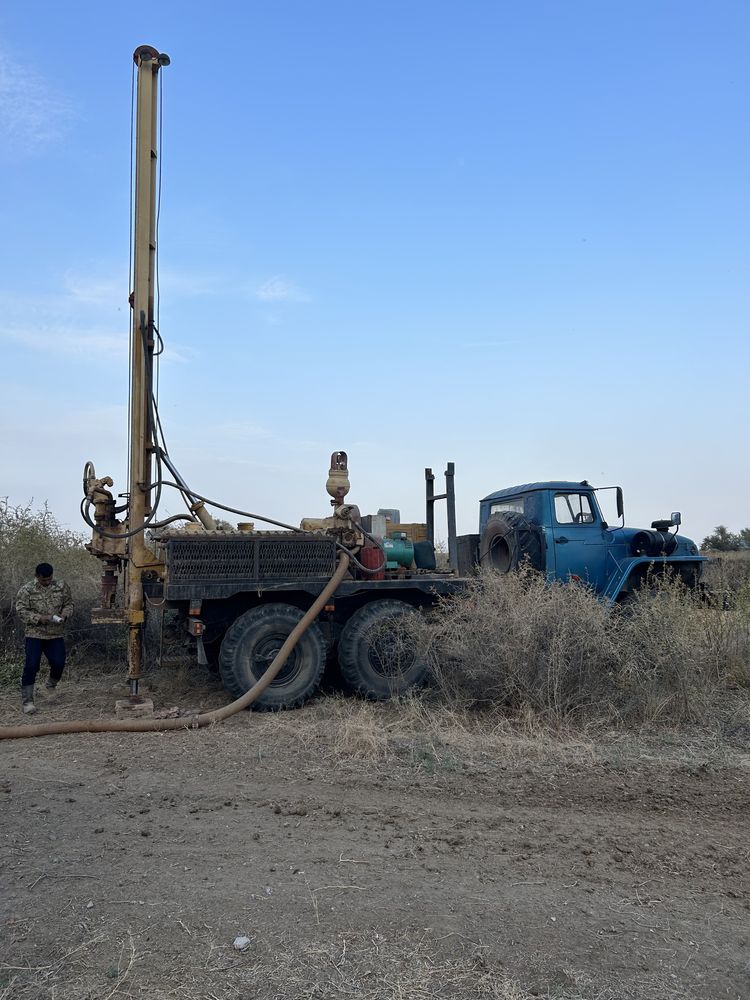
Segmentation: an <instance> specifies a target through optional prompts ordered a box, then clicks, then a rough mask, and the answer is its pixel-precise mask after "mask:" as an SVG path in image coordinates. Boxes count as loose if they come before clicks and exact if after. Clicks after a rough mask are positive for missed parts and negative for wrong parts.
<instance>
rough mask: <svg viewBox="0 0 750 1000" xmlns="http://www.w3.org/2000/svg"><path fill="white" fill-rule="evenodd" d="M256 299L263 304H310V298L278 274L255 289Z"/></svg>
mask: <svg viewBox="0 0 750 1000" xmlns="http://www.w3.org/2000/svg"><path fill="white" fill-rule="evenodd" d="M254 294H255V297H256V299H259V300H260V301H261V302H309V301H310V297H309V296H308V295H307V294H306V293H305V292H303V291H302V289H301V288H298V287H297V285H293V284H292V283H291V282H290V281H287V279H286V278H284V277H283V276H282V275H280V274H277V275H274V277H272V278H268V279H267V280H266V281H264V282H263V283H262V284H261V285H259V286H258V287H257V288H256V289H255V293H254Z"/></svg>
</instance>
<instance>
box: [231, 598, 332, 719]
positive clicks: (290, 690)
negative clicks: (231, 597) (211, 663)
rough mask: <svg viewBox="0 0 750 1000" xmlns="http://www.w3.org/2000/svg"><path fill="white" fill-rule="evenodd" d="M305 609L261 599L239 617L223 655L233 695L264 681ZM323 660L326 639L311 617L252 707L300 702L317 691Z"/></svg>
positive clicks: (273, 707) (272, 708) (272, 707)
mask: <svg viewBox="0 0 750 1000" xmlns="http://www.w3.org/2000/svg"><path fill="white" fill-rule="evenodd" d="M303 614H304V612H302V611H300V609H299V608H295V607H293V606H292V605H291V604H261V605H259V606H258V607H257V608H252V609H251V610H250V611H246V612H245V613H244V614H243V615H240V617H239V618H237V619H236V621H235V622H234V623H233V624H232V625H231V627H230V628H229V629H228V631H227V634H226V635H225V636H224V641H223V642H222V644H221V653H220V654H219V673H220V674H221V679H222V682H223V684H224V687H225V688H226V689H227V691H229V693H230V694H231V695H233V696H234V697H235V698H239V697H241V696H242V695H243V694H245V692H246V691H249V690H250V688H251V687H252V686H253V684H255V682H256V681H258V680H260V678H261V677H262V676H263V674H264V673H265V672H266V670H267V669H268V668H269V667H270V666H271V663H272V662H273V659H274V657H275V656H276V654H277V653H278V651H279V650H280V649H281V647H282V645H283V644H284V641H285V640H286V638H287V637H288V636H289V633H290V632H291V631H292V629H293V628H294V627H295V625H297V623H298V622H299V621H300V619H301V618H302V617H303ZM325 660H326V643H325V639H324V638H323V633H322V632H321V631H320V629H319V628H318V625H317V624H316V623H315V622H313V624H312V625H311V626H310V627H309V628H308V630H307V631H306V632H305V633H304V635H303V636H302V638H301V639H300V640H299V642H298V643H297V645H296V646H295V648H294V649H293V650H292V652H291V653H290V655H289V659H288V660H287V661H286V663H285V664H284V666H283V667H282V668H281V672H280V673H279V674H278V676H277V677H276V678H274V680H273V681H272V683H271V684H270V685H269V686H268V687H267V688H266V690H265V691H264V692H263V694H261V696H260V697H259V698H257V699H256V701H254V702H253V706H252V707H253V708H259V709H263V710H265V711H275V710H278V709H281V708H295V707H296V706H298V705H301V704H302V703H303V702H304V701H306V700H307V699H308V698H309V697H310V695H312V694H313V693H314V692H315V691H316V690H317V688H318V686H319V684H320V678H321V676H322V674H323V668H324V666H325Z"/></svg>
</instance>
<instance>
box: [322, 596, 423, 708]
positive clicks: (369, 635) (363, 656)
mask: <svg viewBox="0 0 750 1000" xmlns="http://www.w3.org/2000/svg"><path fill="white" fill-rule="evenodd" d="M413 610H414V608H413V607H412V606H411V604H407V603H406V602H405V601H394V600H383V601H380V600H375V601H370V602H369V604H365V605H364V607H361V608H360V609H359V610H358V611H355V612H354V614H353V615H352V616H351V618H350V619H349V621H348V622H347V623H346V625H344V629H343V631H342V633H341V638H340V640H339V669H340V671H341V676H342V678H343V679H344V681H345V682H346V684H347V686H348V687H350V688H351V689H352V690H353V691H356V692H357V693H358V694H361V695H364V696H365V697H366V698H371V699H372V700H373V701H385V700H387V699H388V698H391V697H393V696H394V695H399V694H403V693H404V692H405V691H407V690H408V689H409V688H412V687H415V686H416V685H418V684H421V683H422V682H423V681H424V679H425V676H426V674H427V660H426V659H425V657H423V656H420V655H419V654H418V652H417V651H416V650H415V648H414V646H413V645H412V644H411V643H410V641H409V639H408V637H407V636H405V635H404V634H403V633H402V631H401V630H400V629H398V628H397V627H396V628H393V627H391V629H390V630H389V628H388V625H389V622H390V623H393V622H394V620H397V619H398V618H401V617H403V616H404V615H406V614H409V612H411V611H413Z"/></svg>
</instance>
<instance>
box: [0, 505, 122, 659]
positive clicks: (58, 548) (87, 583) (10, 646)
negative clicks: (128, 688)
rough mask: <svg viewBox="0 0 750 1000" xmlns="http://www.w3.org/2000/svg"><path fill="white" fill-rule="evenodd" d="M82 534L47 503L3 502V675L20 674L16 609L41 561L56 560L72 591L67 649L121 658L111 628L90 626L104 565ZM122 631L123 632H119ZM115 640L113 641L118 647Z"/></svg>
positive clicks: (0, 639)
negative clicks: (18, 596)
mask: <svg viewBox="0 0 750 1000" xmlns="http://www.w3.org/2000/svg"><path fill="white" fill-rule="evenodd" d="M84 542H85V540H84V538H83V536H82V535H79V534H78V533H76V532H74V531H71V530H70V529H68V528H63V527H61V525H60V524H59V523H58V522H57V521H56V519H55V518H54V516H53V515H52V514H51V513H50V511H49V509H48V508H47V506H46V505H45V507H44V508H43V509H42V510H33V509H32V507H31V506H30V505H29V506H26V507H14V506H12V505H11V504H10V503H9V502H8V500H7V498H6V499H4V500H0V660H2V661H3V663H4V667H3V670H2V676H3V677H6V675H12V674H17V673H19V672H20V661H21V659H22V640H23V625H22V623H21V622H20V621H19V619H18V616H17V615H16V613H15V599H16V594H17V593H18V590H19V588H20V587H21V585H22V584H24V583H26V582H27V581H28V580H31V579H33V577H34V569H35V567H36V566H37V565H38V564H39V563H40V562H49V563H52V565H53V566H54V569H55V576H56V577H57V578H59V579H63V580H65V582H66V583H67V584H68V585H69V586H70V589H71V591H72V594H73V604H74V613H73V618H72V620H71V622H70V624H69V626H68V628H67V630H66V637H67V639H68V649H69V651H70V652H71V653H73V654H74V655H77V656H79V657H81V656H83V655H85V654H98V655H101V654H102V653H105V654H106V655H108V656H112V655H114V656H116V657H117V656H118V655H119V649H120V648H121V646H122V643H121V642H120V641H119V639H118V638H117V637H116V636H115V635H114V634H113V632H112V631H111V630H110V629H108V628H102V626H93V625H91V609H92V608H93V607H96V606H97V605H98V604H99V580H100V577H101V566H100V564H99V561H98V560H97V559H95V558H94V556H92V555H90V554H89V553H88V552H87V551H86V549H85V547H84ZM120 631H121V630H120ZM113 643H114V645H113Z"/></svg>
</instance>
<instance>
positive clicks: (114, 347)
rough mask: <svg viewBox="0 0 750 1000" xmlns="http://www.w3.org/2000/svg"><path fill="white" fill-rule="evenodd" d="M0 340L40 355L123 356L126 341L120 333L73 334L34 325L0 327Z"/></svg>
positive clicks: (125, 349)
mask: <svg viewBox="0 0 750 1000" xmlns="http://www.w3.org/2000/svg"><path fill="white" fill-rule="evenodd" d="M0 340H5V341H10V342H11V343H14V344H19V345H20V346H21V347H25V348H26V349H27V350H29V351H37V352H41V353H43V354H68V355H76V356H78V357H92V358H96V357H99V358H101V357H106V358H108V359H109V358H113V357H117V358H120V357H123V356H127V349H128V341H127V337H124V336H123V335H122V334H109V333H74V332H73V331H71V330H66V329H52V328H41V327H40V328H36V329H28V328H26V329H19V328H16V329H13V328H11V329H8V330H0Z"/></svg>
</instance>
